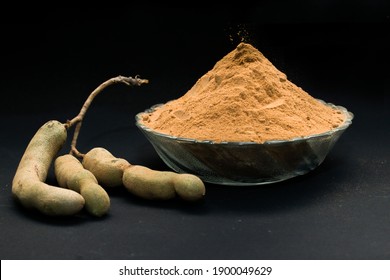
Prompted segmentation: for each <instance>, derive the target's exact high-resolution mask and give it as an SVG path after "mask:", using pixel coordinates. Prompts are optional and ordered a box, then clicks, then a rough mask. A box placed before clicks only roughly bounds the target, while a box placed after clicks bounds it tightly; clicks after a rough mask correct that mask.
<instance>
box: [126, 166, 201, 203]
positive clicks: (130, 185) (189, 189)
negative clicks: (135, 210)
mask: <svg viewBox="0 0 390 280" xmlns="http://www.w3.org/2000/svg"><path fill="white" fill-rule="evenodd" d="M123 185H124V186H125V188H126V189H127V190H128V191H129V192H130V193H132V194H134V195H136V196H139V197H142V198H145V199H151V200H167V199H172V198H174V197H175V196H176V194H177V195H178V196H179V197H181V198H182V199H184V200H190V201H195V200H198V199H200V198H202V197H203V196H204V194H205V186H204V184H203V182H202V181H201V180H200V179H199V178H198V177H196V176H195V175H191V174H177V173H174V172H170V171H156V170H152V169H150V168H147V167H144V166H140V165H132V166H131V167H128V168H126V169H125V171H124V173H123Z"/></svg>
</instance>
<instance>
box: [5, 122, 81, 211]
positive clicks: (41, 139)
mask: <svg viewBox="0 0 390 280" xmlns="http://www.w3.org/2000/svg"><path fill="white" fill-rule="evenodd" d="M66 138H67V130H66V128H65V125H64V124H62V123H60V122H58V121H56V120H50V121H48V122H46V123H45V124H43V125H42V126H41V127H40V128H39V129H38V131H37V132H36V133H35V135H34V136H33V137H32V139H31V140H30V142H29V144H28V145H27V148H26V150H25V151H24V154H23V156H22V158H21V160H20V162H19V165H18V167H17V169H16V173H15V176H14V178H13V180H12V193H13V195H14V197H15V198H16V199H18V201H19V202H20V203H21V204H22V205H23V206H24V207H26V208H33V209H36V210H38V211H40V212H42V213H44V214H46V215H50V216H66V215H73V214H76V213H77V212H79V211H80V210H81V209H82V208H83V207H84V203H85V201H84V198H83V197H82V196H81V195H80V194H78V193H77V192H75V191H72V190H68V189H63V188H60V187H55V186H51V185H48V184H46V183H45V181H46V178H47V174H48V171H49V168H50V165H51V163H52V161H53V159H54V157H55V156H56V155H57V153H58V152H59V150H60V149H61V148H62V146H63V145H64V143H65V141H66Z"/></svg>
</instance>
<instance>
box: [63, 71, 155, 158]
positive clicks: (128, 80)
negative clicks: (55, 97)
mask: <svg viewBox="0 0 390 280" xmlns="http://www.w3.org/2000/svg"><path fill="white" fill-rule="evenodd" d="M118 83H124V84H126V85H128V86H140V85H142V84H147V83H149V81H148V80H145V79H140V78H139V77H138V76H136V77H135V78H132V77H123V76H117V77H114V78H111V79H109V80H107V81H105V82H103V83H102V84H101V85H99V86H98V87H97V88H96V89H95V90H94V91H93V92H91V94H90V95H89V96H88V98H87V100H85V102H84V105H83V107H82V108H81V110H80V112H79V114H78V115H77V116H76V117H74V118H73V119H71V120H68V121H67V122H66V124H65V127H66V129H69V128H70V127H72V126H73V125H75V124H76V127H75V130H74V134H73V139H72V143H71V148H70V154H73V155H74V156H76V157H79V158H83V157H84V154H82V153H80V152H79V151H78V150H77V148H76V144H77V138H78V136H79V133H80V129H81V124H82V122H83V119H84V116H85V114H86V112H87V110H88V108H89V106H90V105H91V103H92V101H93V100H94V98H95V97H96V96H97V95H98V94H99V93H100V92H101V91H103V89H105V88H106V87H108V86H110V85H112V84H118Z"/></svg>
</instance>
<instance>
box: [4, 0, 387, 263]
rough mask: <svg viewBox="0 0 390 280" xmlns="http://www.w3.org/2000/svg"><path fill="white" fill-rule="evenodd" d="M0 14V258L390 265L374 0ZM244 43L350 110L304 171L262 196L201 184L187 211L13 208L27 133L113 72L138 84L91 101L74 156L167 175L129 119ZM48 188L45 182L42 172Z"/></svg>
mask: <svg viewBox="0 0 390 280" xmlns="http://www.w3.org/2000/svg"><path fill="white" fill-rule="evenodd" d="M314 2H315V3H314ZM341 3H343V4H341ZM2 13H3V15H4V17H2V19H1V25H0V28H1V34H2V35H1V36H2V38H1V45H2V50H1V55H0V59H1V61H0V63H1V66H0V67H1V76H0V79H1V83H0V92H1V95H0V100H1V103H0V106H1V110H0V127H1V134H0V135H1V137H0V160H1V162H0V228H1V238H0V257H1V259H389V258H390V234H389V232H390V184H389V181H390V175H389V162H388V160H389V151H390V148H389V145H388V142H389V141H388V139H389V136H390V135H389V131H390V130H389V114H388V106H389V66H388V65H389V64H388V62H389V59H388V58H389V56H388V53H389V51H390V47H389V43H388V37H389V34H390V32H389V31H390V29H389V19H390V10H389V5H388V4H387V3H386V1H351V3H346V2H341V1H299V2H294V3H291V2H288V4H286V3H282V2H280V1H259V2H258V4H244V3H242V4H240V3H236V4H235V5H234V6H232V7H229V6H227V7H208V6H201V5H197V6H194V7H191V6H190V5H189V7H188V8H177V7H167V6H159V7H157V6H146V5H144V6H143V5H135V6H130V7H116V8H110V7H109V8H100V9H99V8H94V9H92V8H89V9H69V8H63V9H56V10H53V9H52V10H48V11H45V10H41V11H38V12H37V11H36V12H32V11H29V10H24V11H21V10H18V11H17V12H15V11H7V10H5V9H4V10H3V11H2ZM14 14H15V15H14ZM6 16H7V17H6ZM242 38H244V39H245V41H246V42H249V43H251V44H253V45H254V46H255V47H256V48H258V49H259V50H260V51H261V52H262V53H263V54H264V55H265V56H266V57H267V58H268V59H269V60H270V61H271V62H272V63H273V64H274V65H275V66H276V67H277V68H278V69H280V70H281V71H283V72H285V73H286V74H287V76H288V78H289V79H290V80H291V81H292V82H294V83H296V84H297V85H299V86H301V87H302V88H303V89H305V90H306V91H308V92H309V93H310V94H311V95H312V96H314V97H317V98H320V99H323V100H325V101H327V102H331V103H334V104H337V105H342V106H344V107H346V108H347V109H348V110H349V111H351V112H352V113H354V115H355V118H354V120H353V124H352V126H351V127H350V128H349V129H348V130H347V131H346V132H345V134H343V136H342V137H341V138H340V140H339V141H338V142H337V143H336V145H335V147H334V148H333V150H332V151H331V153H330V154H329V155H328V157H327V158H326V159H325V161H324V162H323V164H321V165H320V166H319V167H318V168H317V169H316V170H314V171H312V172H310V173H309V174H307V175H304V176H300V177H296V178H293V179H290V180H288V181H285V182H281V183H277V184H272V185H265V186H250V187H238V186H237V187H235V186H220V185H213V184H206V188H207V193H206V196H205V199H204V200H203V201H201V202H198V203H184V202H182V201H180V200H173V201H166V202H151V201H144V200H141V199H137V198H135V197H133V196H131V195H130V194H129V193H127V192H126V191H124V190H123V189H121V188H118V189H116V190H109V194H110V197H111V209H110V212H109V214H108V215H107V216H106V217H104V218H93V217H91V216H90V215H88V213H85V212H82V213H80V214H79V215H76V216H75V217H68V218H50V217H46V216H42V215H40V214H38V213H34V212H31V211H26V209H24V208H22V207H20V206H19V205H18V204H17V203H16V202H15V201H14V200H13V198H12V195H11V182H12V178H13V175H14V173H15V170H16V167H17V164H18V162H19V160H20V158H21V156H22V154H23V152H24V149H25V147H26V145H27V144H28V141H29V140H30V139H31V137H32V136H33V134H34V133H35V132H36V130H37V129H38V128H39V127H40V126H41V125H42V124H43V123H45V122H46V121H47V120H49V119H56V120H59V121H66V120H67V119H70V118H72V117H74V116H75V115H76V114H77V113H78V111H79V110H80V107H81V105H82V104H83V102H84V100H85V98H86V97H87V96H88V94H89V93H90V92H91V91H92V90H93V89H95V88H96V87H97V86H98V85H99V84H100V83H102V82H103V81H105V80H107V79H109V78H112V77H115V76H118V75H124V76H133V77H134V76H135V75H140V76H141V78H146V79H149V80H150V84H148V85H144V86H141V87H133V88H129V87H126V86H125V85H115V86H112V87H110V88H107V89H106V90H105V91H104V92H103V93H101V95H99V96H98V97H97V98H96V99H95V101H94V103H93V105H92V106H91V108H90V110H89V111H88V113H87V115H86V118H85V122H84V124H83V128H82V131H81V134H80V138H79V142H78V147H79V149H80V150H81V151H83V152H86V151H88V149H90V148H92V147H96V146H103V147H105V148H107V149H109V150H110V151H111V152H112V153H113V154H115V155H116V156H118V157H123V158H126V159H127V160H128V161H130V162H131V163H134V164H143V165H146V166H148V167H150V168H153V169H157V170H169V169H168V167H167V166H166V165H165V164H164V163H163V162H162V161H161V159H160V158H159V157H158V156H157V154H156V153H155V151H154V150H153V148H152V146H151V145H150V143H149V142H148V141H147V140H146V138H144V137H143V135H141V133H140V131H139V130H138V129H137V128H136V127H135V125H134V116H135V114H136V113H138V112H140V111H143V110H145V109H146V108H148V107H150V106H152V105H154V104H157V103H163V102H166V101H168V100H171V99H174V98H178V97H180V96H181V95H183V94H184V93H185V92H186V91H187V90H188V89H190V87H191V86H192V85H193V84H194V83H195V82H196V81H197V79H198V78H200V77H201V76H202V75H203V74H204V73H206V72H207V71H208V70H210V69H211V68H212V67H213V66H214V64H215V63H216V62H217V61H218V60H219V59H221V58H222V57H223V56H224V55H226V54H227V53H228V52H230V51H231V50H233V49H234V48H235V47H236V45H237V44H238V43H239V42H240V41H241V39H242ZM68 149H69V143H67V145H66V147H64V149H63V150H62V151H61V153H65V152H67V151H68ZM48 181H49V182H50V183H55V178H54V176H53V174H52V173H50V175H49V178H48Z"/></svg>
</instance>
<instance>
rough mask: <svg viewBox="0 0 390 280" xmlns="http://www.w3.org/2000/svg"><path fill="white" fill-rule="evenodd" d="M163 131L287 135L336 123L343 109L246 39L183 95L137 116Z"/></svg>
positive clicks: (249, 138)
mask: <svg viewBox="0 0 390 280" xmlns="http://www.w3.org/2000/svg"><path fill="white" fill-rule="evenodd" d="M142 121H143V124H144V125H146V126H147V127H149V128H151V129H153V130H155V131H157V132H161V133H164V134H169V135H173V136H177V137H184V138H193V139H198V140H213V141H215V142H222V141H233V142H259V143H262V142H264V141H268V140H289V139H292V138H296V137H304V136H309V135H312V134H318V133H323V132H326V131H329V130H332V129H334V128H337V127H338V126H340V125H341V124H343V122H344V121H345V115H344V114H343V112H342V111H340V110H338V109H337V108H335V107H331V106H327V105H325V104H324V102H321V101H319V100H318V99H316V98H314V97H312V96H310V95H309V94H308V93H307V92H306V91H304V90H303V89H302V88H300V87H298V86H297V85H295V84H294V83H292V82H291V81H289V80H288V79H287V76H286V75H285V74H284V73H282V72H281V71H279V70H278V69H277V68H276V67H275V66H274V65H273V64H272V63H271V62H270V61H269V60H268V59H267V58H266V57H265V56H264V55H263V54H262V53H261V52H260V51H259V50H257V49H256V48H255V47H253V46H252V45H250V44H247V43H240V44H239V45H238V46H237V47H236V49H234V50H233V51H231V52H230V53H228V54H227V55H226V56H224V57H223V58H222V59H221V60H220V61H218V62H217V63H216V64H215V66H214V67H213V68H212V69H211V70H210V71H208V72H207V73H206V74H205V75H203V76H202V77H201V78H200V79H199V80H198V81H197V82H196V83H195V84H194V85H193V87H192V88H191V89H190V90H189V91H188V92H187V93H186V94H184V95H183V96H181V97H180V98H178V99H176V100H172V101H169V102H167V103H166V104H164V105H162V106H161V107H158V108H157V109H156V110H155V111H153V112H151V113H148V114H147V113H145V115H143V118H142Z"/></svg>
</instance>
